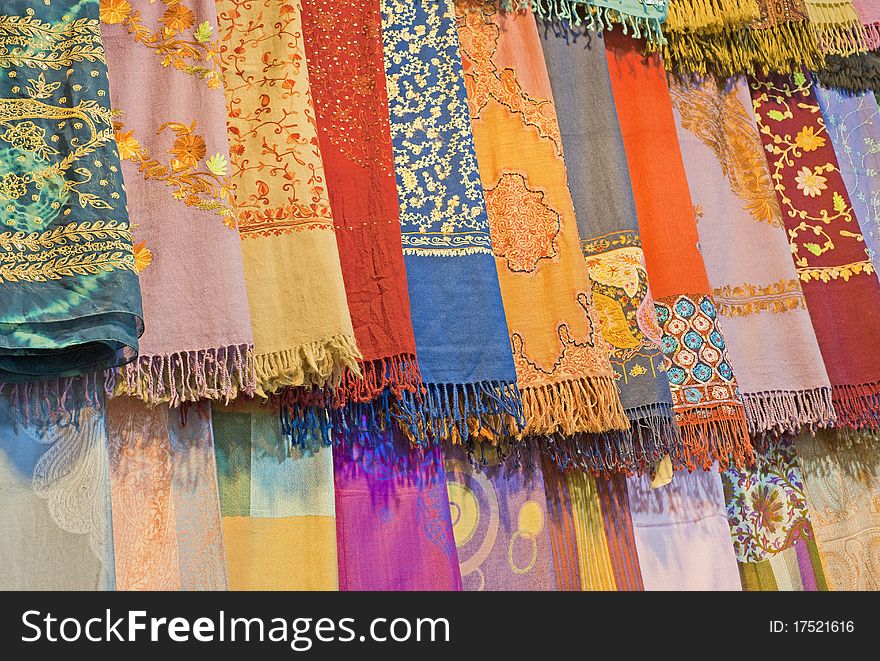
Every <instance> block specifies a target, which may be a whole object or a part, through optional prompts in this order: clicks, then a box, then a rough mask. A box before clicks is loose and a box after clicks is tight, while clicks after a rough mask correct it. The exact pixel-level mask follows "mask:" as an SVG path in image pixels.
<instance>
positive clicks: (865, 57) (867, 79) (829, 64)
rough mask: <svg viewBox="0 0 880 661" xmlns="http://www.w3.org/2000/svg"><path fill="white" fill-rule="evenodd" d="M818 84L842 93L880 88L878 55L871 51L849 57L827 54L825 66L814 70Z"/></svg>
mask: <svg viewBox="0 0 880 661" xmlns="http://www.w3.org/2000/svg"><path fill="white" fill-rule="evenodd" d="M814 74H815V76H816V79H817V81H818V82H819V84H820V85H821V86H822V87H824V88H826V89H835V90H837V91H839V92H842V93H844V94H848V95H853V94H862V93H864V92H874V91H875V90H880V55H878V53H876V52H874V51H871V52H868V53H857V54H856V55H850V56H849V57H842V56H840V55H829V56H827V57H826V58H825V66H824V67H823V68H822V69H820V70H818V71H815V72H814Z"/></svg>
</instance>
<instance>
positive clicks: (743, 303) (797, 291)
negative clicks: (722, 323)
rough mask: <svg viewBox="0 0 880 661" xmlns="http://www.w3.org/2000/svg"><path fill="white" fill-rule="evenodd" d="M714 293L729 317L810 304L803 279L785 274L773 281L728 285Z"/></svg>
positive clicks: (781, 311) (722, 312)
mask: <svg viewBox="0 0 880 661" xmlns="http://www.w3.org/2000/svg"><path fill="white" fill-rule="evenodd" d="M712 294H713V296H714V297H715V303H716V305H717V306H718V310H719V311H720V312H721V314H722V315H724V316H726V317H746V316H748V315H752V314H757V313H759V312H772V313H775V314H779V313H783V312H788V311H789V310H798V309H800V310H806V308H807V302H806V299H804V292H803V290H802V289H801V283H800V281H799V280H787V279H785V278H783V279H781V280H779V281H778V282H774V283H771V284H769V285H753V284H749V283H745V284H742V285H725V286H723V287H719V288H717V289H715V290H713V292H712Z"/></svg>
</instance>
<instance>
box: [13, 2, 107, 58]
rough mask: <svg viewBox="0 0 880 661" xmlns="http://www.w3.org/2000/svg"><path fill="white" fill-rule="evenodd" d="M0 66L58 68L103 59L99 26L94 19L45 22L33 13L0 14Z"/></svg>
mask: <svg viewBox="0 0 880 661" xmlns="http://www.w3.org/2000/svg"><path fill="white" fill-rule="evenodd" d="M0 44H2V46H0V68H9V67H22V68H34V69H42V70H47V69H51V70H53V71H58V70H59V69H61V68H62V67H70V66H72V65H74V64H76V63H81V62H104V47H103V46H102V45H101V26H100V23H99V22H98V21H96V20H94V19H90V18H81V19H77V20H75V21H68V22H65V23H46V22H44V21H41V20H40V19H38V18H34V17H33V16H3V15H0Z"/></svg>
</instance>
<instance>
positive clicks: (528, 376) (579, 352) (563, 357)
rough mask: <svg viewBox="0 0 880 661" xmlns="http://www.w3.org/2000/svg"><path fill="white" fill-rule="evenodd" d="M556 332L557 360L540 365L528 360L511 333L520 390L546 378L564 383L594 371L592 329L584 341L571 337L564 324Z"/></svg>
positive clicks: (517, 336)
mask: <svg viewBox="0 0 880 661" xmlns="http://www.w3.org/2000/svg"><path fill="white" fill-rule="evenodd" d="M584 296H586V294H585V295H584ZM556 333H557V335H558V337H559V354H558V356H559V357H558V358H557V359H556V362H554V363H553V364H552V365H542V364H540V363H538V362H536V361H534V360H532V359H531V358H529V357H528V355H527V354H528V351H527V350H526V346H525V341H524V340H523V337H522V335H520V334H519V333H513V334H511V336H510V341H511V344H512V346H513V362H514V364H515V365H516V373H517V385H518V386H519V387H520V388H537V387H540V386H541V385H543V384H544V383H546V379H547V376H550V375H552V376H553V377H554V378H558V379H559V380H565V379H579V378H581V377H582V376H583V375H584V374H590V373H592V372H595V370H596V364H597V362H598V361H597V359H596V353H597V352H596V345H595V344H594V342H593V333H592V328H591V329H590V333H588V334H587V336H586V339H585V340H581V339H578V338H575V337H572V334H571V329H570V328H569V326H568V324H560V325H559V326H558V327H557V329H556Z"/></svg>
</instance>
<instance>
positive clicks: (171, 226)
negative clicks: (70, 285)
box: [101, 0, 255, 406]
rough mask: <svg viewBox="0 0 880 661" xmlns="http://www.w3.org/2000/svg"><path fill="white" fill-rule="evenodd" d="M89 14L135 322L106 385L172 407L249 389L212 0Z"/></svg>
mask: <svg viewBox="0 0 880 661" xmlns="http://www.w3.org/2000/svg"><path fill="white" fill-rule="evenodd" d="M172 18H174V19H175V20H173V21H172ZM101 20H102V23H103V25H102V31H103V36H104V42H105V48H106V49H107V53H108V56H109V57H108V64H109V67H110V97H111V100H112V102H113V106H114V108H115V109H116V110H117V112H118V114H116V115H115V116H114V129H115V133H116V142H117V144H118V146H119V153H120V156H121V158H122V172H123V175H124V176H125V184H126V192H127V196H128V207H129V211H130V213H131V217H132V218H133V219H134V221H135V223H134V227H133V228H132V233H133V235H134V241H135V257H136V267H137V270H138V273H139V275H140V283H141V294H142V295H143V299H144V319H145V321H146V331H145V333H144V335H143V337H141V340H140V350H139V355H138V358H137V360H136V361H135V362H133V363H130V364H128V365H126V366H125V367H124V368H122V369H121V370H119V371H118V372H117V373H116V374H115V375H114V376H115V378H114V379H113V381H115V387H113V385H112V383H110V387H109V389H110V392H111V393H113V392H115V393H116V394H129V395H132V396H135V397H139V398H141V399H143V400H144V401H146V402H148V403H150V404H158V403H160V402H168V403H170V404H171V405H172V406H176V405H178V404H180V403H181V402H184V401H195V400H197V399H222V400H226V401H228V400H230V399H235V397H236V396H238V394H239V392H241V393H244V394H248V395H252V394H253V390H254V383H255V374H254V356H253V343H254V341H253V335H252V333H251V324H250V312H249V310H248V301H247V291H246V290H245V284H244V274H243V272H242V265H241V250H240V248H239V244H240V241H239V238H238V232H237V230H236V217H235V210H234V209H233V206H232V193H231V190H230V189H231V185H232V184H231V180H230V177H229V160H228V158H229V141H228V139H227V135H226V106H225V102H224V99H223V89H222V84H221V75H220V64H219V61H218V56H217V42H216V33H215V30H216V25H217V14H216V9H215V4H214V3H213V2H210V1H208V0H186V2H180V3H178V4H175V5H174V6H173V7H170V6H168V7H166V5H164V4H161V3H153V2H150V1H149V0H133V1H132V2H128V3H105V4H104V5H103V6H102V11H101ZM169 59H170V60H171V62H172V63H173V66H168V60H169ZM194 247H196V248H197V249H196V250H194V249H193V248H194Z"/></svg>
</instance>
